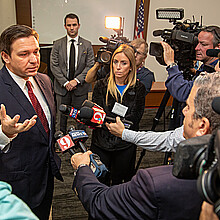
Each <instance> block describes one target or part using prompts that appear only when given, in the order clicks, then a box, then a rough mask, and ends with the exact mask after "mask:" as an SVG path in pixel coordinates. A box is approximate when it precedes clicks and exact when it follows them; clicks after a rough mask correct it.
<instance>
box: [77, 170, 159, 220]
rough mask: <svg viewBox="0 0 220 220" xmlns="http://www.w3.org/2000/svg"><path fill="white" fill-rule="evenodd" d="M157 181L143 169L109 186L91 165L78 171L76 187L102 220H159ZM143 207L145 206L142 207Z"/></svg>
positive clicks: (89, 206)
mask: <svg viewBox="0 0 220 220" xmlns="http://www.w3.org/2000/svg"><path fill="white" fill-rule="evenodd" d="M154 189H155V188H154V183H153V181H152V178H151V176H150V174H148V172H146V171H145V170H141V171H139V172H138V173H137V175H136V176H135V177H134V178H133V179H132V180H131V181H130V182H127V183H124V184H120V185H115V186H112V187H108V186H106V185H105V184H102V183H100V182H99V181H98V180H97V178H96V176H95V175H94V174H93V172H92V171H91V169H90V168H89V167H88V166H84V167H82V168H80V169H79V170H78V172H77V173H76V176H75V178H74V182H73V190H74V192H75V193H76V195H77V196H78V197H79V199H80V201H81V202H82V204H83V206H84V208H85V209H86V211H87V212H88V213H89V215H90V216H91V217H92V218H94V219H97V220H99V219H100V220H103V219H156V217H157V211H158V210H157V206H156V204H157V201H156V198H155V196H154V195H155V192H154ZM143 207H144V208H143Z"/></svg>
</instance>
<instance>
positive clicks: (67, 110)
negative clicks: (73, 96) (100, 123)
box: [59, 104, 79, 119]
mask: <svg viewBox="0 0 220 220" xmlns="http://www.w3.org/2000/svg"><path fill="white" fill-rule="evenodd" d="M59 110H60V111H61V112H62V113H63V114H65V115H69V116H70V117H72V118H74V119H77V115H78V113H79V110H77V109H76V108H73V107H71V106H68V105H64V104H61V105H60V106H59Z"/></svg>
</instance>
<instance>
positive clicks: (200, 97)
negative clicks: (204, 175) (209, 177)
mask: <svg viewBox="0 0 220 220" xmlns="http://www.w3.org/2000/svg"><path fill="white" fill-rule="evenodd" d="M219 85H220V73H218V72H216V73H210V74H205V73H203V74H201V75H200V76H198V77H197V79H196V80H195V83H194V85H193V87H192V90H191V92H190V95H189V98H188V99H187V106H186V108H185V109H184V110H183V111H184V115H185V119H184V126H185V128H184V136H185V138H186V139H189V138H192V137H196V136H202V135H205V134H209V133H211V132H214V131H215V130H216V129H217V128H218V127H219V125H220V115H218V114H217V113H216V112H215V111H214V110H213V109H212V101H213V99H214V98H215V97H218V96H220V87H219ZM204 94H206V95H204ZM90 154H91V151H90V152H89V151H88V152H86V153H84V154H82V153H78V154H75V155H73V156H72V158H71V163H72V165H73V168H74V169H76V170H77V171H76V176H75V179H74V183H73V189H74V191H75V192H76V194H77V195H78V196H79V199H80V200H81V202H82V204H83V206H84V207H85V209H86V210H87V211H88V212H89V214H90V216H91V217H92V218H94V219H164V220H165V219H170V220H171V219H181V220H183V219H198V218H199V213H200V209H201V204H202V199H201V198H200V196H199V194H198V192H197V187H196V181H195V180H182V179H177V178H175V177H174V176H173V175H172V166H161V167H154V168H148V169H141V170H139V171H138V172H137V174H136V175H135V176H134V177H133V178H132V180H131V181H130V182H128V183H125V184H121V185H118V186H113V187H107V186H105V185H104V184H101V183H100V182H99V181H98V180H97V179H96V177H95V175H94V174H93V173H92V171H91V169H90V168H89V166H88V165H89V164H90V157H89V155H90Z"/></svg>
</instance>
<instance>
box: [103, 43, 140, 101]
mask: <svg viewBox="0 0 220 220" xmlns="http://www.w3.org/2000/svg"><path fill="white" fill-rule="evenodd" d="M118 53H124V54H125V56H126V57H127V58H128V59H129V61H130V69H131V70H130V71H129V73H128V76H127V78H126V81H125V84H127V86H126V87H125V89H124V91H123V93H122V94H121V93H120V92H119V90H118V88H117V86H116V83H115V74H114V71H113V60H114V57H115V55H116V54H118ZM136 72H137V70H136V64H135V54H134V49H133V48H132V47H130V46H129V45H127V44H122V45H120V46H119V47H118V48H117V49H116V50H115V52H114V53H113V55H112V58H111V64H110V76H109V78H108V87H107V93H106V105H107V104H108V94H109V93H110V94H111V95H112V96H113V97H114V98H115V99H116V101H117V102H119V100H118V94H119V95H120V97H121V99H120V102H122V99H123V95H124V94H125V92H126V91H127V89H128V88H129V87H131V86H134V85H135V83H136Z"/></svg>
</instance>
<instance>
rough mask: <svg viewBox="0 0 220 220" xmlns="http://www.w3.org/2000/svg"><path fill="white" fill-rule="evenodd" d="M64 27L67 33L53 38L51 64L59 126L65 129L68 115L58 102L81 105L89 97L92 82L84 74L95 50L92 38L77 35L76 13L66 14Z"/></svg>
mask: <svg viewBox="0 0 220 220" xmlns="http://www.w3.org/2000/svg"><path fill="white" fill-rule="evenodd" d="M64 27H65V29H66V32H67V35H66V36H65V37H62V38H60V39H58V40H56V41H55V42H54V45H53V49H52V52H51V57H50V65H51V71H52V73H53V75H54V91H55V93H56V101H57V108H58V109H57V113H58V119H57V129H59V130H61V131H62V132H64V133H65V132H66V124H67V117H66V116H65V115H63V114H62V113H61V112H60V111H59V106H60V105H61V104H66V105H71V106H73V107H74V108H76V109H80V107H81V105H82V103H83V101H84V100H85V99H87V98H88V90H89V88H90V85H89V84H87V83H86V82H85V77H86V74H87V71H88V70H89V69H90V68H91V67H92V66H93V64H94V53H93V49H92V45H91V42H90V41H88V40H85V39H83V38H82V37H80V36H79V35H78V31H79V28H80V23H79V18H78V16H77V15H75V14H72V13H71V14H68V15H66V17H65V19H64ZM78 125H79V124H78ZM78 129H80V127H79V126H78Z"/></svg>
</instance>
